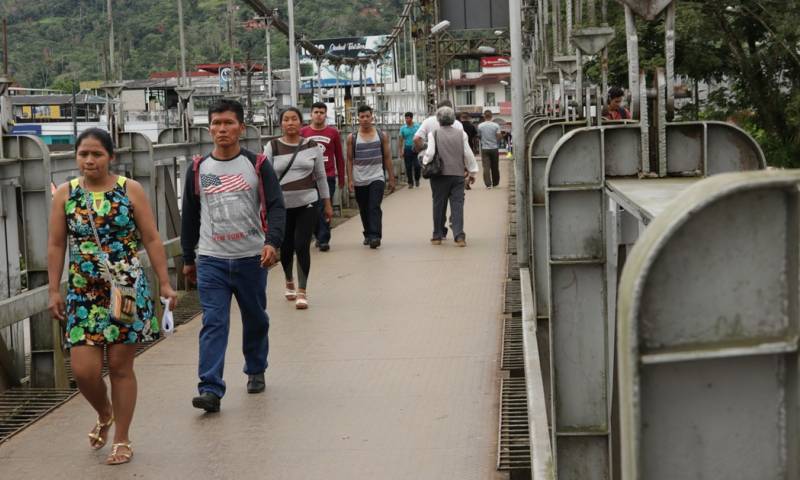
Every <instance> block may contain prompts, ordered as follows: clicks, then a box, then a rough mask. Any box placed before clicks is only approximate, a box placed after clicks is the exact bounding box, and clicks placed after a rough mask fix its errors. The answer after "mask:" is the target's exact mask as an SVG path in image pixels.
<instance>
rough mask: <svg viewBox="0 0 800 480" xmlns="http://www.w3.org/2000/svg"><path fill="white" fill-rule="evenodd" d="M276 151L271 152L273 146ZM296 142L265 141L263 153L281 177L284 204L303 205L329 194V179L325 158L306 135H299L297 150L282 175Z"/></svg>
mask: <svg viewBox="0 0 800 480" xmlns="http://www.w3.org/2000/svg"><path fill="white" fill-rule="evenodd" d="M274 145H277V149H276V150H277V151H275V152H273V146H274ZM295 149H297V145H296V144H295V145H291V144H287V143H284V142H283V140H281V139H277V140H274V141H270V142H269V143H267V146H266V147H264V154H265V155H266V156H267V159H268V161H269V162H270V164H272V167H273V168H274V169H275V174H276V175H277V176H278V178H280V177H281V176H283V179H281V189H282V190H283V201H284V203H285V205H286V208H297V207H305V206H306V205H308V204H310V203H314V202H316V201H317V200H318V199H320V198H330V192H329V191H328V181H327V177H326V176H325V158H324V157H323V156H322V150H321V149H320V148H319V145H317V143H316V142H314V141H313V140H309V139H307V138H303V139H301V145H300V151H299V152H298V153H297V158H295V160H294V163H292V165H291V168H290V169H289V171H288V172H287V173H286V174H285V175H284V172H285V170H286V168H287V167H288V166H289V162H290V161H291V159H292V155H294V152H295Z"/></svg>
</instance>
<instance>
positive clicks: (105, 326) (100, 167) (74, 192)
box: [47, 129, 176, 465]
mask: <svg viewBox="0 0 800 480" xmlns="http://www.w3.org/2000/svg"><path fill="white" fill-rule="evenodd" d="M75 158H76V160H77V163H78V168H79V170H80V172H81V174H82V175H81V177H79V178H76V179H74V180H72V181H71V182H68V183H65V184H63V185H61V186H60V187H59V188H58V189H57V190H56V192H55V194H54V195H53V204H52V211H51V215H50V225H49V229H50V232H49V241H48V252H47V254H48V274H49V280H50V302H49V308H50V312H51V313H52V315H53V317H54V318H57V319H58V320H60V321H63V320H66V324H67V331H66V342H67V345H68V346H69V347H70V358H71V363H72V371H73V374H74V375H75V380H76V381H77V383H78V388H79V389H80V391H81V393H82V394H83V396H84V397H86V399H87V400H88V401H89V403H90V404H91V405H92V407H93V408H94V409H95V410H96V411H97V423H96V424H95V427H94V428H93V429H92V431H91V432H90V433H89V444H90V446H91V447H92V448H93V449H100V448H102V447H103V446H104V445H105V444H106V441H107V439H108V434H109V430H110V428H111V426H112V424H114V423H116V428H115V429H114V440H113V442H112V449H111V453H110V454H109V456H108V458H107V459H106V463H108V464H111V465H116V464H120V463H127V462H129V461H130V459H131V458H132V457H133V450H132V448H131V442H130V438H129V437H128V429H129V427H130V423H131V419H132V418H133V410H134V406H135V405H136V376H135V374H134V372H133V358H134V355H135V353H136V345H137V344H138V343H141V342H147V341H151V340H155V339H156V338H158V336H159V334H160V324H159V319H158V316H157V315H156V309H155V306H154V304H153V298H152V296H151V291H150V287H149V286H148V284H147V279H146V277H145V275H144V271H143V269H142V266H141V265H140V263H139V259H138V257H137V255H136V252H137V250H138V249H139V247H140V246H143V247H144V248H145V250H147V254H148V256H149V258H150V261H151V263H152V265H153V268H154V270H155V272H156V274H157V275H158V279H159V282H160V290H159V292H160V295H161V296H162V297H164V298H168V299H169V301H170V306H169V308H170V309H172V308H173V307H174V305H175V300H176V294H175V291H174V290H173V289H172V286H171V285H170V283H169V277H168V274H167V258H166V254H165V252H164V247H163V245H162V243H161V239H160V237H159V235H158V231H157V230H156V225H155V221H154V220H153V214H152V211H151V210H150V205H149V203H148V201H147V197H146V196H145V192H144V189H143V188H142V186H141V185H140V184H139V183H138V182H136V181H134V180H130V179H126V178H125V177H122V176H119V175H116V174H114V173H112V172H111V171H110V169H109V166H110V164H111V162H112V161H113V159H114V144H113V141H112V140H111V137H110V136H109V134H108V133H107V132H105V131H104V130H100V129H90V130H86V131H84V132H83V133H82V134H81V135H80V136H79V137H78V139H77V142H76V144H75ZM92 221H94V226H95V228H94V229H93V228H92V223H91V222H92ZM96 239H97V240H99V245H98V241H97V240H96ZM67 247H69V267H68V268H69V274H68V278H67V297H66V302H65V301H64V299H63V298H62V296H61V291H60V289H59V284H60V281H61V276H62V273H63V270H64V255H65V252H66V250H67ZM111 281H113V282H114V283H115V285H116V286H118V287H122V289H123V291H126V292H127V293H128V295H129V296H128V299H127V302H129V303H128V304H127V305H126V306H127V307H129V308H127V309H126V310H128V311H129V312H131V315H129V316H122V315H120V316H119V318H115V317H113V316H112V315H111V311H110V307H111V298H110V297H111V291H112V288H111ZM123 298H125V297H123ZM123 305H124V304H123ZM103 347H106V350H107V357H108V367H109V373H110V380H111V398H110V400H109V397H108V394H107V392H106V384H105V382H104V381H103V378H102V374H101V371H102V367H103Z"/></svg>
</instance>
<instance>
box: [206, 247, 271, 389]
mask: <svg viewBox="0 0 800 480" xmlns="http://www.w3.org/2000/svg"><path fill="white" fill-rule="evenodd" d="M266 290H267V271H266V270H265V269H264V268H262V267H261V257H260V256H255V257H247V258H238V259H233V260H229V259H225V258H216V257H207V256H204V255H200V256H199V257H198V258H197V291H198V292H199V293H200V304H201V305H202V306H203V327H202V328H201V329H200V362H199V365H198V375H199V377H200V383H199V384H198V385H197V388H198V390H199V391H200V393H204V392H211V393H213V394H215V395H217V396H218V397H222V396H223V395H225V382H224V381H223V380H222V374H223V371H224V367H225V350H226V349H227V347H228V332H229V330H230V313H231V295H233V296H234V297H236V303H238V304H239V310H240V311H241V312H242V325H243V326H244V331H243V332H242V353H244V373H246V374H248V375H256V374H259V373H263V372H264V370H265V369H266V368H267V353H268V351H269V340H268V337H267V333H268V332H269V317H268V316H267V292H266Z"/></svg>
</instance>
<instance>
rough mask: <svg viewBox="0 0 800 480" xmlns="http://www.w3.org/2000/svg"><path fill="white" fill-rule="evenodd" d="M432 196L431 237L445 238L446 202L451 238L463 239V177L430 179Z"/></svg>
mask: <svg viewBox="0 0 800 480" xmlns="http://www.w3.org/2000/svg"><path fill="white" fill-rule="evenodd" d="M431 193H432V194H433V236H432V237H431V238H434V239H438V240H441V239H443V238H444V237H446V236H447V227H445V224H444V222H445V221H446V220H447V202H448V201H449V202H450V228H452V229H453V238H454V239H455V240H458V239H459V238H464V237H465V234H464V177H462V176H460V175H439V176H436V177H431Z"/></svg>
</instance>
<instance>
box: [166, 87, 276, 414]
mask: <svg viewBox="0 0 800 480" xmlns="http://www.w3.org/2000/svg"><path fill="white" fill-rule="evenodd" d="M208 131H209V133H210V134H211V140H212V141H213V142H214V149H213V150H212V151H211V153H209V154H208V155H206V156H203V157H199V156H198V157H196V158H195V159H193V161H192V165H190V166H189V169H188V170H187V172H186V182H185V184H184V187H183V208H182V212H181V247H182V248H183V262H184V267H183V274H184V275H185V276H186V278H187V280H188V281H189V283H195V282H196V283H197V289H198V293H199V294H200V304H201V305H202V307H203V326H202V328H201V329H200V361H199V365H198V376H199V377H200V382H199V383H198V385H197V390H198V392H199V395H198V396H196V397H194V398H193V399H192V405H193V406H194V407H195V408H200V409H203V410H205V411H206V412H217V411H219V407H220V399H221V398H222V397H223V396H224V395H225V381H224V380H223V379H222V374H223V370H224V367H225V350H226V349H227V348H228V332H229V330H230V311H231V296H234V297H236V303H238V304H239V310H240V311H241V314H242V325H243V326H244V331H243V332H242V353H243V354H244V373H245V374H246V375H247V392H248V393H260V392H263V391H264V388H265V383H264V371H265V370H266V368H267V354H268V353H269V338H268V333H269V316H268V315H267V311H266V309H267V295H266V289H267V269H268V268H269V267H271V266H272V265H274V264H275V263H276V262H277V261H278V248H280V245H281V243H282V242H283V229H284V223H285V221H286V210H285V208H284V206H283V195H282V194H281V189H280V185H279V184H278V178H277V177H276V176H275V171H274V170H273V169H272V165H270V163H269V162H267V161H266V157H265V156H263V155H256V154H255V153H253V152H250V151H247V150H245V149H243V148H241V147H240V146H239V137H240V136H241V135H242V134H244V131H245V124H244V109H243V108H242V104H240V103H239V102H237V101H235V100H224V99H223V100H219V101H218V102H217V103H214V104H213V105H211V107H210V108H209V109H208ZM195 247H197V253H195Z"/></svg>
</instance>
